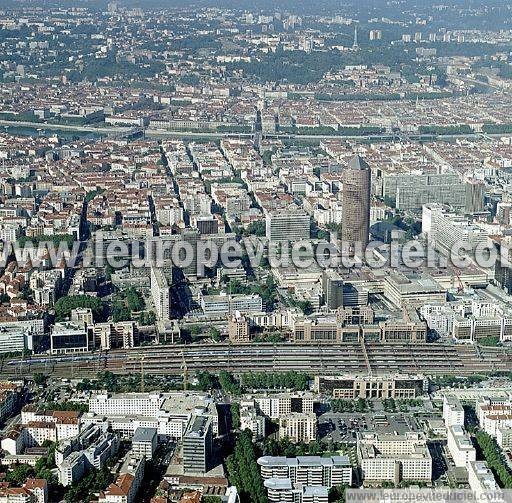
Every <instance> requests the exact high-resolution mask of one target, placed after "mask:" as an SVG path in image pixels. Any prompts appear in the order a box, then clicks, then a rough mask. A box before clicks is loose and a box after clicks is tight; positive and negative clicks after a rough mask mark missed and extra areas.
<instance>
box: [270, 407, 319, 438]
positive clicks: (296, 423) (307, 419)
mask: <svg viewBox="0 0 512 503" xmlns="http://www.w3.org/2000/svg"><path fill="white" fill-rule="evenodd" d="M316 427H317V419H316V415H315V414H314V413H302V412H290V413H289V414H285V415H283V416H281V417H280V418H279V438H289V439H290V440H291V441H292V442H294V443H298V442H304V443H306V444H308V443H309V442H312V441H313V440H316Z"/></svg>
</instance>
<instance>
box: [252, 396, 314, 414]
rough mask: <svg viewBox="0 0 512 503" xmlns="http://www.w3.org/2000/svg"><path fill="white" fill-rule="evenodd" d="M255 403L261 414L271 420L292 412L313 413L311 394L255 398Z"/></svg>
mask: <svg viewBox="0 0 512 503" xmlns="http://www.w3.org/2000/svg"><path fill="white" fill-rule="evenodd" d="M254 402H255V404H256V406H257V407H258V409H259V410H260V411H261V413H262V414H264V415H265V416H267V417H269V418H270V419H279V418H280V417H281V416H284V415H285V414H290V413H291V412H302V413H304V414H311V413H312V412H313V395H312V394H311V393H301V394H279V395H272V396H255V397H254Z"/></svg>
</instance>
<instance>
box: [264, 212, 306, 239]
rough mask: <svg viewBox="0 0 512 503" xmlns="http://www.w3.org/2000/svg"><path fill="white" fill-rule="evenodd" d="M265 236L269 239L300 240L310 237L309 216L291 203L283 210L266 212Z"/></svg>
mask: <svg viewBox="0 0 512 503" xmlns="http://www.w3.org/2000/svg"><path fill="white" fill-rule="evenodd" d="M265 225H266V236H267V239H268V240H269V241H291V242H292V241H301V240H303V239H309V238H310V237H311V229H310V227H311V218H310V216H309V215H308V214H307V213H306V212H305V211H303V210H301V209H300V208H299V207H297V206H296V205H294V204H292V205H290V206H289V207H288V208H286V209H284V210H279V211H275V212H269V213H267V215H266V217H265Z"/></svg>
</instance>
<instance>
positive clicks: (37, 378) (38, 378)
mask: <svg viewBox="0 0 512 503" xmlns="http://www.w3.org/2000/svg"><path fill="white" fill-rule="evenodd" d="M33 379H34V384H35V385H37V386H41V385H43V384H45V383H46V380H47V379H48V376H45V375H44V374H42V373H41V372H36V373H35V374H34V377H33Z"/></svg>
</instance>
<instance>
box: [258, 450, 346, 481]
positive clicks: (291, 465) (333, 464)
mask: <svg viewBox="0 0 512 503" xmlns="http://www.w3.org/2000/svg"><path fill="white" fill-rule="evenodd" d="M258 465H259V466H260V470H261V477H262V479H263V480H267V479H272V478H277V479H289V480H291V482H292V484H293V485H296V484H301V485H304V486H312V487H321V486H324V487H328V488H331V487H333V486H337V485H341V484H344V485H346V486H351V485H352V476H353V474H352V465H351V464H350V461H349V459H348V457H346V456H333V457H328V458H323V457H320V456H298V457H296V458H286V457H276V456H262V457H261V458H259V459H258Z"/></svg>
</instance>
